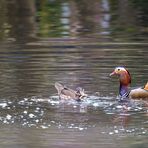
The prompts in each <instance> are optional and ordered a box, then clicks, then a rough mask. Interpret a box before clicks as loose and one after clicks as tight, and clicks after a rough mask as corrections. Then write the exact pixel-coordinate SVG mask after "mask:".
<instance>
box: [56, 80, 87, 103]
mask: <svg viewBox="0 0 148 148" xmlns="http://www.w3.org/2000/svg"><path fill="white" fill-rule="evenodd" d="M55 88H56V89H57V91H58V95H59V97H60V99H75V100H77V101H81V99H83V98H84V97H87V94H85V92H84V89H83V88H81V87H77V88H76V90H73V89H71V88H68V87H67V86H65V85H62V84H60V83H58V82H56V83H55Z"/></svg>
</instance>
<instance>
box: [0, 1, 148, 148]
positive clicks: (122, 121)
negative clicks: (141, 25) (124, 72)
mask: <svg viewBox="0 0 148 148" xmlns="http://www.w3.org/2000/svg"><path fill="white" fill-rule="evenodd" d="M25 2H27V4H26V3H25ZM25 2H24V3H23V5H25V4H26V5H27V6H28V4H29V5H31V6H32V3H31V4H30V3H29V1H27V0H26V1H25ZM49 2H50V1H49ZM51 2H54V1H51ZM55 2H56V1H55ZM74 2H75V1H70V3H68V2H67V1H64V2H63V3H62V4H60V6H62V11H61V12H60V13H61V14H62V16H65V15H66V16H65V17H66V18H69V17H70V18H71V17H72V18H73V17H74V16H71V14H70V13H69V7H68V6H69V5H70V6H73V7H72V8H73V9H74V8H75V7H76V6H75V5H74V4H73V3H74ZM80 2H81V1H80ZM97 2H98V3H97V4H100V1H97ZM107 2H108V1H106V0H104V1H102V3H101V4H102V8H104V10H105V11H102V13H101V14H102V15H101V16H104V18H106V19H105V20H106V22H104V21H101V22H100V23H101V24H106V25H105V26H106V27H104V28H102V29H101V31H100V29H98V28H97V27H96V28H95V29H94V30H93V29H92V28H94V26H95V25H96V23H95V22H93V25H94V26H93V27H92V26H91V25H90V24H89V22H88V21H87V19H88V20H90V18H89V17H88V18H87V17H86V18H87V19H86V20H83V16H84V14H85V11H84V9H83V8H79V9H80V10H83V11H84V12H83V11H78V12H79V13H80V12H83V13H82V14H83V15H82V14H81V15H82V16H81V17H80V18H81V19H80V20H81V28H79V27H78V26H77V27H78V28H79V29H80V30H79V29H78V30H77V31H76V32H75V34H73V33H72V34H70V33H69V34H68V33H66V32H65V31H64V33H63V30H62V31H61V30H60V31H59V30H58V29H59V28H58V27H57V26H56V25H55V24H54V22H53V24H52V25H51V26H52V27H53V28H54V27H55V28H54V29H55V30H54V29H53V28H52V29H53V31H55V32H49V33H48V34H44V27H45V26H46V24H44V25H43V26H42V27H43V28H42V27H41V28H38V29H37V35H36V36H34V30H35V29H32V28H33V26H34V25H32V21H30V20H32V19H31V18H32V15H31V16H30V15H27V14H26V11H25V12H22V14H20V16H19V15H16V14H15V13H16V12H15V13H12V14H9V15H8V14H7V15H6V16H7V17H8V16H9V17H10V16H11V15H13V17H14V18H16V19H14V20H13V21H12V19H11V17H10V18H9V17H8V18H9V19H8V20H9V21H8V22H9V23H10V22H11V23H12V22H13V23H12V24H11V23H10V24H11V25H12V27H10V28H9V27H7V29H8V30H9V29H10V30H9V31H10V32H9V33H10V34H9V33H8V34H7V33H6V32H7V31H8V30H7V29H6V32H5V33H4V34H0V36H1V37H2V38H3V39H2V40H1V42H0V126H1V128H0V147H11V148H17V147H18V148H25V147H28V148H32V147H36V148H38V147H39V148H40V147H52V148H69V147H70V148H90V147H92V148H107V147H110V148H119V147H120V148H127V147H130V148H138V147H142V148H146V147H147V145H148V142H147V138H148V105H147V102H146V101H142V100H140V101H134V100H132V101H131V102H130V103H129V104H128V105H127V108H126V109H125V105H123V104H120V103H118V101H117V95H118V86H119V84H118V79H117V77H112V78H110V77H109V74H110V73H111V72H112V71H113V69H114V68H115V67H116V66H125V67H127V68H128V70H129V71H130V73H131V75H132V87H135V86H143V85H144V84H145V83H146V82H147V73H148V60H147V58H148V50H147V48H148V43H147V42H146V41H147V37H146V36H145V34H143V35H142V34H140V33H139V36H140V37H139V36H137V37H135V36H132V37H133V38H134V40H133V38H131V36H130V35H131V34H129V38H128V39H127V35H128V32H127V33H126V35H125V34H121V36H120V38H119V39H118V38H116V37H113V36H111V34H110V33H109V28H108V27H109V26H108V25H109V24H110V23H109V22H110V19H109V18H110V17H109V16H108V15H109V14H110V11H109V4H108V3H107ZM3 3H5V2H3ZM55 4H57V3H55ZM85 4H86V6H87V5H88V3H85ZM95 4H96V3H95ZM7 5H8V6H9V7H10V6H11V7H12V8H13V7H14V5H13V3H8V4H7ZM23 5H22V4H21V3H20V6H22V8H23ZM38 5H39V4H38ZM42 5H43V4H42ZM4 6H5V5H4ZM43 6H44V5H43ZM51 6H52V5H51ZM53 6H54V7H55V8H57V9H59V8H58V7H56V6H57V5H53ZM58 6H59V5H58ZM80 6H81V5H80ZM94 6H95V5H93V6H92V7H93V8H94ZM14 8H15V7H14ZM70 8H71V7H70ZM72 8H71V9H72ZM1 9H2V8H0V10H1ZM38 9H39V8H38ZM75 9H76V8H75ZM15 10H16V9H15ZM25 10H26V9H25ZM40 10H41V9H39V11H40ZM44 10H45V8H44ZM87 11H90V9H89V10H87ZM87 11H86V12H87ZM1 12H2V14H5V11H2V10H1ZM53 12H55V11H53ZM56 12H57V11H56ZM76 12H77V11H75V13H76ZM78 12H77V13H78ZM24 13H25V14H26V15H24ZM77 13H76V14H75V16H77V15H78V14H77ZM96 13H98V12H96V11H95V15H94V16H95V18H96V17H97V16H96ZM43 14H44V13H43ZM49 14H50V13H49ZM89 14H92V13H89ZM93 14H94V13H93ZM22 15H23V16H27V17H26V18H25V20H24V21H23V22H22V19H21V17H22ZM40 15H41V16H40V17H41V18H43V16H42V13H41V12H40ZM110 15H111V14H110ZM78 16H79V15H78ZM30 17H31V18H30ZM4 18H5V17H4ZM27 18H29V19H27ZM41 18H38V19H39V20H37V22H38V21H39V23H41V22H42V21H41ZM107 18H108V19H107ZM73 19H74V20H75V19H76V20H77V19H78V17H76V18H75V17H74V18H73ZM43 20H44V19H43ZM51 20H52V19H51ZM76 20H75V21H76ZM103 20H104V19H103ZM65 21H66V20H64V19H61V22H62V23H63V24H66V23H65ZM43 22H44V21H43ZM82 22H83V23H84V24H83V23H82ZM24 23H25V27H26V28H25V27H24V26H23V25H22V24H24ZM108 23H109V24H108ZM16 24H17V25H18V27H16V26H15V25H16ZM38 25H39V24H38ZM40 25H41V24H40ZM85 25H86V26H85ZM103 26H104V25H103ZM56 27H57V28H56ZM89 27H90V28H89ZM86 28H87V29H86ZM48 29H49V28H48ZM50 29H51V28H50ZM50 29H49V30H50ZM31 30H32V31H31ZM98 30H99V33H100V34H99V37H98V32H97V33H95V32H96V31H98ZM59 32H60V33H61V32H62V33H61V34H62V35H63V34H64V35H63V36H61V34H60V33H59ZM72 32H73V30H72ZM65 34H66V35H65ZM54 35H55V36H54ZM73 35H74V36H73ZM116 35H117V36H118V35H119V32H118V30H117V34H116ZM122 35H123V36H122ZM45 37H46V38H45ZM135 38H136V40H135ZM121 41H122V42H121ZM55 82H61V83H63V84H65V85H67V86H69V87H71V88H76V87H78V86H81V87H83V88H84V89H85V91H86V93H87V94H88V97H87V98H85V99H84V100H83V101H81V102H77V101H75V100H60V99H59V97H58V95H57V91H56V89H55V88H54V83H55Z"/></svg>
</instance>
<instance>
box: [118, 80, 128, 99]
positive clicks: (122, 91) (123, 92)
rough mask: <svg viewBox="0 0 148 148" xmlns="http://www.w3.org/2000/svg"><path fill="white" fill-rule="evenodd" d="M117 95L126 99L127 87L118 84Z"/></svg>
mask: <svg viewBox="0 0 148 148" xmlns="http://www.w3.org/2000/svg"><path fill="white" fill-rule="evenodd" d="M119 94H120V96H121V97H123V98H127V97H128V95H129V88H128V85H122V84H121V83H120V88H119Z"/></svg>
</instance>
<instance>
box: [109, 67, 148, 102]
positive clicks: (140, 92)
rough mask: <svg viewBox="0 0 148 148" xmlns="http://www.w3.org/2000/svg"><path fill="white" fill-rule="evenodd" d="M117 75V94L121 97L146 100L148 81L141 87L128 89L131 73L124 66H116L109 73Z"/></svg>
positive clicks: (147, 97)
mask: <svg viewBox="0 0 148 148" xmlns="http://www.w3.org/2000/svg"><path fill="white" fill-rule="evenodd" d="M112 75H118V76H119V82H120V87H119V96H120V98H121V99H123V100H124V99H126V98H132V99H145V100H148V82H147V83H146V84H145V86H143V87H139V88H135V89H130V88H129V87H130V84H131V75H130V73H129V71H128V70H127V69H125V68H124V67H116V68H115V69H114V71H113V72H112V73H111V74H110V76H112Z"/></svg>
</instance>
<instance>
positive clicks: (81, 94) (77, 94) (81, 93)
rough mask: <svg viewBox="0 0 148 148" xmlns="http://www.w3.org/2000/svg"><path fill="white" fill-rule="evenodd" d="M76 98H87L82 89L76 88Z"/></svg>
mask: <svg viewBox="0 0 148 148" xmlns="http://www.w3.org/2000/svg"><path fill="white" fill-rule="evenodd" d="M76 96H77V97H78V98H83V97H87V94H86V93H85V91H84V89H83V88H82V87H77V88H76Z"/></svg>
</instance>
